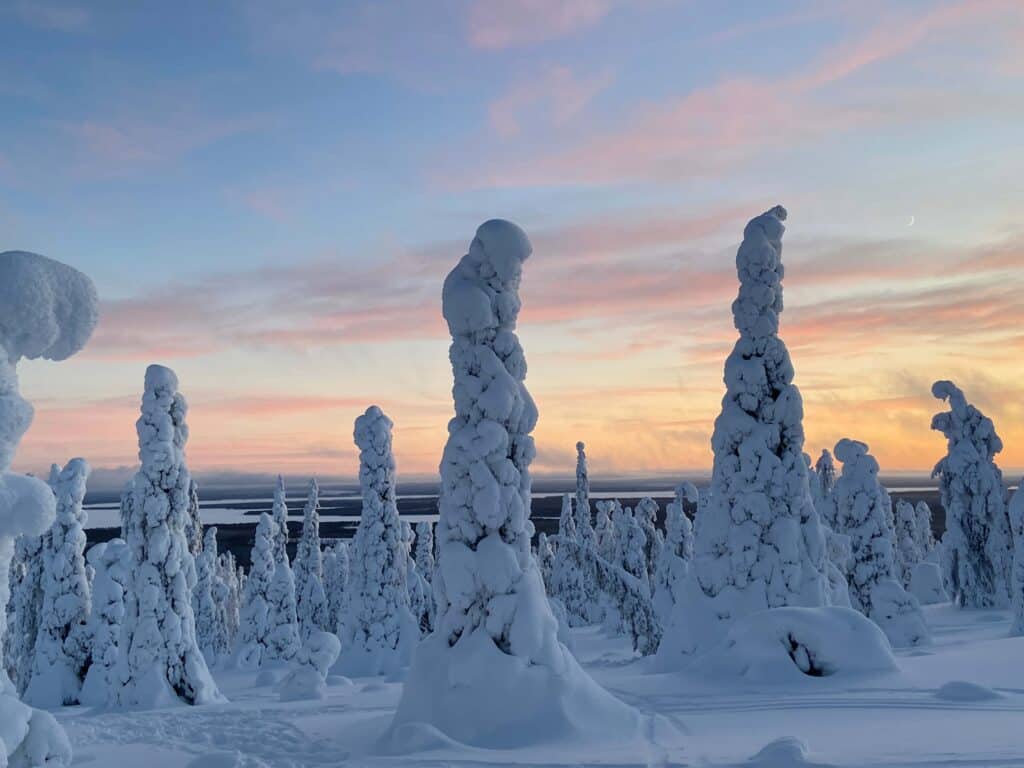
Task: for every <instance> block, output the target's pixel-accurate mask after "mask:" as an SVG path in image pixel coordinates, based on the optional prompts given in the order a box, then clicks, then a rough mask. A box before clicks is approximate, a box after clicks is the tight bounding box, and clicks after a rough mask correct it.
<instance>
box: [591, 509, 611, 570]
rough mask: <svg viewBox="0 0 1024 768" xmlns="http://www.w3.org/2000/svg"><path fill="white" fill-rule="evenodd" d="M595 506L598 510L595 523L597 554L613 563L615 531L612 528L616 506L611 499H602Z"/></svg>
mask: <svg viewBox="0 0 1024 768" xmlns="http://www.w3.org/2000/svg"><path fill="white" fill-rule="evenodd" d="M594 506H595V507H596V508H597V512H596V517H595V522H594V538H595V541H596V543H597V553H598V554H599V555H600V556H601V557H603V558H604V559H605V560H607V561H608V562H612V561H613V560H614V559H615V529H614V528H613V527H612V510H613V509H614V508H615V506H614V503H613V502H612V501H611V500H609V499H602V500H600V501H598V502H597V504H595V505H594Z"/></svg>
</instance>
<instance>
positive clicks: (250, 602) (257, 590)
mask: <svg viewBox="0 0 1024 768" xmlns="http://www.w3.org/2000/svg"><path fill="white" fill-rule="evenodd" d="M278 531H280V528H279V527H278V526H277V524H276V523H275V522H274V521H273V519H272V518H271V517H270V515H268V514H267V513H266V512H264V513H263V514H261V515H260V519H259V522H258V523H257V524H256V534H255V538H254V540H253V546H252V556H251V557H250V566H249V574H248V576H246V578H245V587H244V589H243V591H242V609H241V616H240V621H239V627H238V643H237V651H236V657H237V660H238V663H239V664H240V665H242V666H244V667H248V668H254V667H259V666H260V665H261V664H262V663H263V660H264V657H265V656H266V651H267V645H268V643H269V640H268V635H269V634H270V598H269V593H270V583H271V582H272V581H273V580H274V551H275V548H276V544H275V541H276V536H277V532H278Z"/></svg>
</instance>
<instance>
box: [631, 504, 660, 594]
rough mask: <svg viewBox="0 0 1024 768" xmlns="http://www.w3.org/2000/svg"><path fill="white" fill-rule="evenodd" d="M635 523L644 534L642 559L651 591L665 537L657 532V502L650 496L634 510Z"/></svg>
mask: <svg viewBox="0 0 1024 768" xmlns="http://www.w3.org/2000/svg"><path fill="white" fill-rule="evenodd" d="M634 515H635V517H636V522H637V524H638V525H639V526H640V530H642V531H643V532H644V559H645V560H646V561H647V574H648V581H649V582H650V584H651V588H652V590H653V587H654V572H655V571H656V570H658V558H659V557H660V556H661V547H662V545H663V544H664V543H665V537H664V536H663V535H662V533H661V531H659V530H658V502H656V501H655V500H654V499H652V498H651V497H650V496H644V497H643V498H642V499H640V501H639V502H638V503H637V505H636V509H635V510H634Z"/></svg>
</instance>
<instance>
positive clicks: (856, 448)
mask: <svg viewBox="0 0 1024 768" xmlns="http://www.w3.org/2000/svg"><path fill="white" fill-rule="evenodd" d="M836 458H837V459H839V460H840V461H841V462H843V474H844V475H847V476H851V472H850V470H849V469H848V467H847V465H849V467H850V468H852V467H857V471H856V474H857V475H863V474H865V473H866V474H868V475H870V476H876V475H877V474H878V461H877V460H876V459H875V457H874V456H871V455H870V454H869V453H868V446H867V444H866V443H862V442H861V441H860V440H851V439H850V438H848V437H844V438H843V439H842V440H840V441H839V442H838V443H836Z"/></svg>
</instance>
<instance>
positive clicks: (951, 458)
mask: <svg viewBox="0 0 1024 768" xmlns="http://www.w3.org/2000/svg"><path fill="white" fill-rule="evenodd" d="M932 394H933V395H934V396H935V397H936V398H938V399H940V400H946V401H948V403H949V410H948V411H944V412H943V413H938V414H936V415H935V416H934V417H933V418H932V429H934V430H936V431H938V432H941V433H942V434H943V435H945V436H946V442H947V453H946V456H945V457H944V458H943V459H942V460H941V461H939V463H938V464H936V465H935V469H934V470H933V472H932V476H933V477H938V478H939V490H940V492H941V497H942V506H943V507H945V509H946V535H945V536H944V537H943V546H944V549H945V550H946V553H947V560H948V562H950V563H951V564H952V567H951V570H950V577H951V582H952V583H951V584H950V587H951V594H950V597H951V598H952V599H953V600H954V601H955V602H956V603H957V604H958V605H962V606H964V607H968V608H991V607H1003V606H1005V605H1007V604H1008V602H1009V590H1008V585H1009V583H1010V580H1011V575H1010V574H1011V571H1012V568H1013V538H1012V535H1011V533H1010V521H1009V518H1008V517H1007V513H1006V500H1005V490H1004V488H1003V474H1002V472H1000V471H999V467H997V466H996V463H995V460H994V459H995V455H996V454H997V453H999V452H1000V451H1001V450H1002V449H1003V441H1002V440H1000V439H999V435H997V434H996V430H995V426H994V425H993V424H992V420H991V419H989V418H988V417H987V416H985V415H984V414H983V413H982V412H981V411H979V410H978V409H977V408H975V407H974V406H973V405H970V404H968V402H967V399H966V398H965V397H964V393H963V392H962V391H961V390H960V389H959V388H958V387H957V386H956V385H955V384H953V382H951V381H937V382H935V383H934V384H933V385H932Z"/></svg>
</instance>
